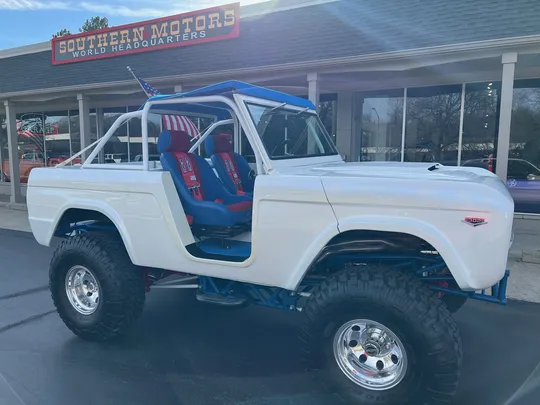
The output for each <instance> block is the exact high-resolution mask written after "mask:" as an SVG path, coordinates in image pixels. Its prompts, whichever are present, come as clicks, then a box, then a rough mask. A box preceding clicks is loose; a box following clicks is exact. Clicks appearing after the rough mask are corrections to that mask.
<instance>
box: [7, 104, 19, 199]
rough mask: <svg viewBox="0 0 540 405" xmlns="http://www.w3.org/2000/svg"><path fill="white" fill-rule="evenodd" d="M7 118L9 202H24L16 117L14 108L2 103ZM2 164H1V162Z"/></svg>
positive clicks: (11, 105)
mask: <svg viewBox="0 0 540 405" xmlns="http://www.w3.org/2000/svg"><path fill="white" fill-rule="evenodd" d="M4 107H5V109H6V118H7V120H6V121H7V122H6V124H7V138H8V150H9V188H10V191H11V196H10V201H11V202H12V203H22V202H24V200H23V197H22V193H21V177H20V170H19V147H18V141H17V117H16V115H15V106H14V105H13V103H11V102H9V101H4ZM2 164H3V162H2Z"/></svg>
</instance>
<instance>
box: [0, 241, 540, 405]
mask: <svg viewBox="0 0 540 405" xmlns="http://www.w3.org/2000/svg"><path fill="white" fill-rule="evenodd" d="M50 254H51V251H50V250H47V249H45V248H40V247H38V246H37V244H35V242H33V240H32V239H31V236H30V235H28V237H25V236H24V235H22V234H20V233H17V232H10V231H1V232H0V258H1V259H2V260H1V262H0V263H1V265H2V267H1V268H0V269H1V271H0V277H2V280H3V282H4V283H7V284H9V285H11V286H12V287H13V286H14V288H15V291H21V288H22V289H23V290H22V291H25V294H22V295H20V294H16V296H15V297H8V298H5V295H4V299H1V300H0V321H1V322H4V324H6V323H7V324H9V325H10V327H9V328H2V327H1V325H0V404H1V405H21V404H25V405H38V404H39V405H58V404H67V403H77V404H78V405H86V404H89V405H90V404H92V405H93V404H96V403H99V404H100V405H106V404H111V405H112V404H114V405H119V404H122V405H123V404H130V405H138V404H141V405H142V404H144V405H147V404H160V405H169V404H171V405H184V404H185V405H203V404H205V405H206V404H209V403H212V404H216V405H232V404H235V405H238V404H241V405H274V404H276V405H278V404H279V405H282V404H289V405H303V404H306V405H307V404H309V405H334V404H336V403H337V401H336V399H335V398H334V397H332V396H330V395H328V394H327V393H326V392H325V391H323V390H322V388H321V387H320V384H318V383H317V382H316V381H314V380H313V379H312V377H313V376H310V375H307V374H306V373H305V372H304V371H303V370H302V367H301V366H300V364H299V362H298V341H297V339H296V333H297V329H296V326H297V319H298V318H297V316H298V315H297V314H293V313H287V312H280V311H277V310H271V309H264V308H254V307H253V308H245V309H226V308H220V307H214V306H209V305H204V304H201V303H198V302H197V301H195V300H194V298H193V297H192V294H191V293H189V292H186V291H175V290H157V291H153V292H151V293H150V294H149V295H148V301H147V306H146V308H145V311H144V313H143V316H142V318H141V319H140V321H139V322H137V324H136V325H135V327H134V328H133V330H132V331H131V332H130V333H129V335H127V336H126V337H125V338H123V339H122V340H120V341H117V342H114V343H107V344H96V343H90V342H85V341H83V340H81V339H79V338H77V337H75V336H73V335H72V333H71V332H70V331H69V330H67V328H66V327H65V326H64V325H63V323H62V322H61V321H60V319H59V318H58V316H57V315H56V313H49V314H47V313H48V312H49V311H50V310H51V308H52V304H51V302H50V298H48V292H47V291H45V290H40V289H39V288H37V289H32V288H33V287H35V286H40V285H41V286H44V285H45V283H46V277H47V264H48V260H49V257H50ZM28 288H30V289H28ZM5 291H6V290H4V292H5ZM456 319H457V320H458V323H459V326H460V328H461V333H462V337H463V349H464V364H463V375H462V381H461V385H460V387H459V392H458V394H457V396H456V400H455V402H454V403H455V404H460V405H469V404H470V405H473V404H474V405H477V404H486V405H537V404H538V403H540V399H539V398H540V367H537V366H538V364H539V362H540V351H539V350H538V336H540V305H539V304H534V303H525V302H516V301H511V302H510V303H509V305H508V306H505V307H503V306H497V305H493V304H486V303H479V302H470V303H467V304H466V305H465V306H464V308H463V309H462V310H461V311H460V312H459V313H458V314H457V315H456ZM17 320H18V322H17Z"/></svg>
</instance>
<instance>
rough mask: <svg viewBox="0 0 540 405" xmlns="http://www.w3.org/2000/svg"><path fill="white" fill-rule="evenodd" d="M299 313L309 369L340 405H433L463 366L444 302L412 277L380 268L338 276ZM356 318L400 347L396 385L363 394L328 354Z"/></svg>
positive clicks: (447, 395)
mask: <svg viewBox="0 0 540 405" xmlns="http://www.w3.org/2000/svg"><path fill="white" fill-rule="evenodd" d="M302 313H303V323H302V330H301V344H302V347H303V348H304V359H305V360H306V362H307V365H308V369H310V371H311V372H312V374H313V376H314V377H315V378H317V380H318V381H319V382H320V383H323V384H324V385H326V387H327V388H329V389H330V390H331V392H332V393H333V394H335V395H337V396H338V397H340V398H341V399H342V400H343V402H345V403H351V404H363V405H364V404H365V405H371V404H378V405H394V404H396V405H397V404H399V405H405V404H412V405H435V404H437V405H438V404H446V403H449V402H450V400H451V398H452V396H453V395H454V393H455V390H456V387H457V385H458V381H459V376H460V371H461V363H462V360H461V358H462V346H461V337H460V334H459V331H458V328H457V326H456V324H455V322H454V320H453V318H452V316H451V315H450V313H449V311H448V309H447V308H446V306H445V305H444V303H443V302H442V301H441V300H440V299H439V298H437V297H436V295H435V294H434V293H433V292H432V291H430V290H429V289H428V288H427V287H426V286H425V285H423V284H422V283H421V282H420V281H419V280H418V279H416V278H415V277H414V276H411V275H410V274H408V273H405V272H400V271H396V270H392V269H388V268H386V267H385V266H373V267H371V268H368V269H366V268H358V267H357V268H350V269H346V270H342V271H340V272H338V273H336V274H334V275H333V276H331V277H329V278H328V279H327V280H325V281H324V282H323V283H321V284H320V285H319V286H317V287H316V289H315V290H314V291H313V293H312V294H311V296H310V297H309V299H308V301H307V303H306V305H305V307H304V309H303V311H302ZM357 319H368V320H371V321H375V322H377V323H380V324H382V325H384V326H386V327H387V328H388V329H389V330H390V331H391V332H392V333H393V334H394V335H395V336H397V337H398V339H399V340H400V341H401V343H402V346H403V348H404V352H405V353H406V358H407V361H406V363H405V362H404V363H403V364H404V365H403V368H402V370H404V371H402V372H401V375H402V376H403V377H402V380H400V382H399V383H397V385H395V386H393V387H390V388H388V389H381V390H375V389H371V387H368V388H366V387H365V384H364V386H362V385H359V384H358V383H355V382H353V380H352V379H351V377H348V376H347V375H346V374H345V373H344V372H343V371H342V368H340V366H339V365H338V361H337V358H338V357H337V356H335V355H334V353H335V350H339V343H341V341H339V340H338V339H336V340H334V338H335V336H336V334H337V333H338V332H339V330H343V329H340V327H341V328H342V325H346V324H347V323H349V324H350V323H351V321H353V320H357ZM353 324H354V323H353ZM354 328H357V329H354ZM352 330H361V329H359V328H358V326H353V327H352ZM366 330H367V329H366ZM336 342H339V343H336ZM354 344H355V345H356V344H357V343H356V342H355V343H354ZM345 346H346V345H345ZM336 347H337V348H338V349H336ZM351 347H354V346H351ZM353 350H354V349H353ZM366 353H367V350H366ZM360 357H362V356H360ZM368 357H369V356H368ZM360 361H365V358H364V359H361V360H360ZM392 361H393V359H392ZM405 364H406V366H405ZM377 365H378V363H377ZM353 378H355V377H354V376H353Z"/></svg>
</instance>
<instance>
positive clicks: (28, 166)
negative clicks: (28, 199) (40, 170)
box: [4, 112, 50, 183]
mask: <svg viewBox="0 0 540 405" xmlns="http://www.w3.org/2000/svg"><path fill="white" fill-rule="evenodd" d="M16 119H17V147H18V151H19V171H20V180H21V183H27V182H28V177H29V176H30V171H31V170H32V169H34V168H35V167H44V166H45V165H46V160H47V151H46V149H45V133H46V132H49V130H46V128H45V120H44V115H43V113H41V112H33V113H24V114H17V117H16ZM49 129H50V128H49ZM4 170H5V171H6V172H7V175H8V177H9V168H5V169H4Z"/></svg>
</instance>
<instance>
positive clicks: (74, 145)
mask: <svg viewBox="0 0 540 405" xmlns="http://www.w3.org/2000/svg"><path fill="white" fill-rule="evenodd" d="M69 128H70V134H71V138H70V139H71V154H72V155H74V154H75V153H77V152H80V151H81V127H80V121H79V110H70V111H69ZM97 137H98V135H97V121H96V110H95V109H91V110H90V143H92V142H94V141H96V140H97Z"/></svg>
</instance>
